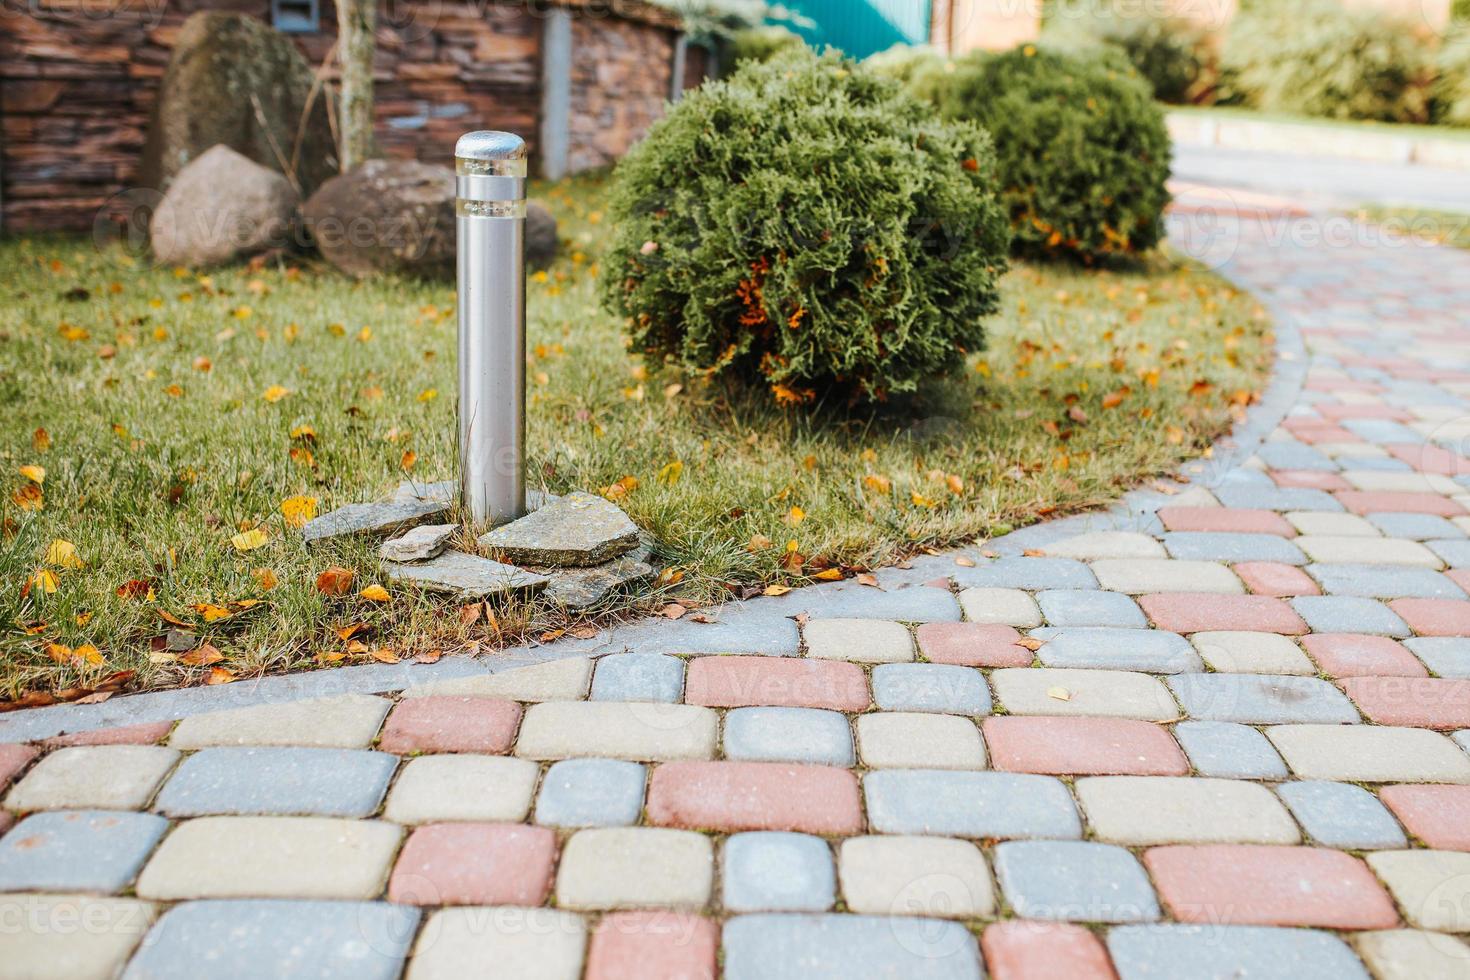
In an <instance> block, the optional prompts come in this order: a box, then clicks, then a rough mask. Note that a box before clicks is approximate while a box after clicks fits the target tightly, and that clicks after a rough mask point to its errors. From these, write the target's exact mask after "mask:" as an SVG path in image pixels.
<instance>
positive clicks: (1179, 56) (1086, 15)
mask: <svg viewBox="0 0 1470 980" xmlns="http://www.w3.org/2000/svg"><path fill="white" fill-rule="evenodd" d="M1042 40H1043V42H1044V43H1046V44H1049V45H1054V46H1056V47H1065V48H1072V49H1077V48H1083V47H1086V46H1088V45H1097V44H1110V45H1112V46H1113V47H1116V48H1117V49H1118V50H1119V51H1121V52H1122V53H1123V55H1124V57H1126V58H1127V59H1128V60H1129V61H1130V62H1132V64H1133V67H1134V68H1137V69H1138V73H1139V74H1140V75H1142V76H1143V77H1144V79H1145V80H1147V81H1148V83H1149V84H1150V85H1152V86H1153V90H1154V96H1155V97H1156V98H1158V99H1159V100H1160V101H1162V102H1171V103H1175V104H1181V103H1187V102H1193V101H1196V100H1197V99H1199V98H1200V97H1202V96H1203V95H1204V94H1206V90H1207V89H1208V88H1209V85H1210V76H1211V74H1212V69H1211V67H1210V64H1209V60H1210V55H1209V49H1208V44H1207V43H1206V40H1205V34H1204V31H1202V30H1201V29H1200V28H1198V27H1195V26H1193V25H1191V24H1189V23H1188V22H1186V21H1183V20H1179V19H1177V18H1173V17H1165V16H1160V15H1158V14H1156V13H1151V12H1150V11H1147V10H1135V9H1132V7H1131V6H1130V5H1124V4H1117V5H1102V6H1098V5H1097V4H1096V0H1084V2H1081V3H1072V4H1068V5H1064V6H1062V7H1061V8H1060V9H1059V10H1058V11H1057V12H1056V13H1055V14H1053V15H1051V18H1050V19H1049V20H1048V22H1047V29H1046V33H1045V35H1044V36H1043V38H1042Z"/></svg>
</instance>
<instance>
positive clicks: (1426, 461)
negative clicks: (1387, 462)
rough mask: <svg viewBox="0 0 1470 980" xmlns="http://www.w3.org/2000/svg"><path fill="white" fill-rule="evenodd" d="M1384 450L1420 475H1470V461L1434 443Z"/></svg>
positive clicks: (1410, 444) (1409, 444)
mask: <svg viewBox="0 0 1470 980" xmlns="http://www.w3.org/2000/svg"><path fill="white" fill-rule="evenodd" d="M1383 448H1384V449H1387V450H1388V451H1389V453H1390V454H1392V455H1393V457H1394V458H1395V459H1398V460H1400V461H1402V462H1405V463H1408V464H1409V465H1410V466H1412V467H1414V469H1416V470H1418V471H1419V472H1420V473H1437V474H1439V475H1440V476H1464V475H1466V474H1470V459H1466V458H1465V457H1464V456H1461V455H1460V454H1459V453H1455V452H1450V451H1449V450H1448V449H1442V448H1440V447H1439V446H1436V445H1434V444H1432V443H1428V442H1422V443H1400V444H1398V445H1393V446H1384V447H1383Z"/></svg>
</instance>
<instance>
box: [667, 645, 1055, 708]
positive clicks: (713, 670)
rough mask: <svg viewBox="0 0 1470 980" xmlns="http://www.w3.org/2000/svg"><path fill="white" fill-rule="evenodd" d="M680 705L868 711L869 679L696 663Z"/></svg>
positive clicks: (845, 673) (803, 664) (768, 665)
mask: <svg viewBox="0 0 1470 980" xmlns="http://www.w3.org/2000/svg"><path fill="white" fill-rule="evenodd" d="M1028 662H1029V661H1028ZM684 700H685V702H687V703H688V704H699V705H704V706H706V707H710V708H742V707H745V706H747V705H777V706H780V707H787V708H831V709H832V710H834V711H862V710H864V709H865V708H867V706H868V679H867V677H865V676H864V675H863V670H862V668H861V667H859V666H858V665H857V664H850V663H844V662H841V661H836V660H798V659H796V658H794V657H697V658H695V659H694V660H692V661H691V662H690V664H689V674H688V678H687V680H686V681H685V685H684Z"/></svg>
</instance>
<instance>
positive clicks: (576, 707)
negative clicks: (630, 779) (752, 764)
mask: <svg viewBox="0 0 1470 980" xmlns="http://www.w3.org/2000/svg"><path fill="white" fill-rule="evenodd" d="M718 741H719V715H717V714H716V713H715V712H714V710H713V709H711V708H702V707H699V706H697V705H692V704H649V703H643V702H638V703H631V702H622V701H547V702H544V703H542V704H535V705H532V706H531V707H530V708H528V709H526V717H525V718H524V719H523V720H522V721H521V734H520V738H519V739H517V741H516V749H515V752H516V755H518V756H521V757H523V758H527V759H570V758H574V757H577V756H593V757H597V758H603V759H627V760H629V761H632V762H668V761H671V760H674V759H713V758H714V757H715V745H716V744H717V743H718Z"/></svg>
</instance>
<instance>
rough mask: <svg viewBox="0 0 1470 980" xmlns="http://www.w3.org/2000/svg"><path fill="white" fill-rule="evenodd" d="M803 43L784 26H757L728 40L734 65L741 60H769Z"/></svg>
mask: <svg viewBox="0 0 1470 980" xmlns="http://www.w3.org/2000/svg"><path fill="white" fill-rule="evenodd" d="M805 43H806V42H804V41H803V40H802V39H801V38H800V37H798V36H796V35H795V34H793V33H792V32H791V31H788V30H787V29H786V28H784V27H757V28H754V29H752V30H748V31H740V32H739V33H738V34H736V35H735V36H734V37H733V38H732V39H731V41H730V54H731V61H732V63H733V64H736V65H738V64H740V63H741V62H742V61H770V60H771V59H772V58H774V57H776V56H777V55H779V54H784V53H786V52H787V51H791V50H793V49H795V48H799V47H802V46H803V45H804V44H805Z"/></svg>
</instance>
